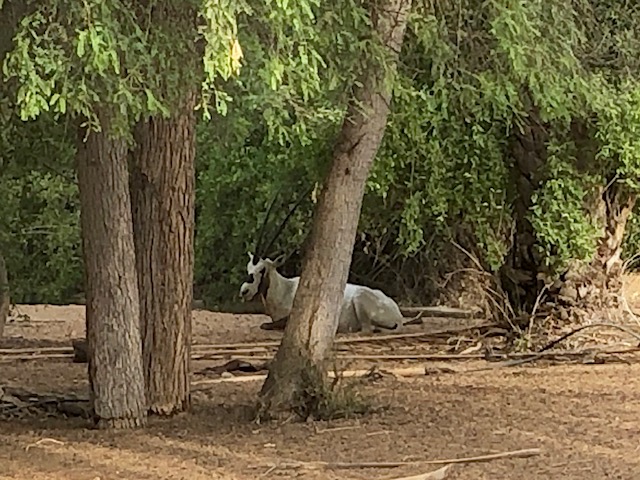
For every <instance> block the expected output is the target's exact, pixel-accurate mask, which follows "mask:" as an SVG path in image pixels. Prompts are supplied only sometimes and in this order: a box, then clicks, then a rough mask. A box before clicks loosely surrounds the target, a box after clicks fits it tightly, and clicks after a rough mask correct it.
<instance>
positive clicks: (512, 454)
mask: <svg viewBox="0 0 640 480" xmlns="http://www.w3.org/2000/svg"><path fill="white" fill-rule="evenodd" d="M541 453H542V450H541V449H540V448H527V449H523V450H513V451H509V452H501V453H491V454H488V455H478V456H476V457H463V458H448V459H442V460H416V461H412V462H319V461H318V462H299V461H295V462H283V463H280V464H278V465H276V468H281V469H284V468H289V469H296V468H298V469H299V468H303V469H311V470H317V469H327V470H352V469H360V468H398V467H406V466H413V465H453V464H460V463H481V462H490V461H493V460H502V459H505V458H529V457H533V456H536V455H540V454H541ZM409 478H411V477H409Z"/></svg>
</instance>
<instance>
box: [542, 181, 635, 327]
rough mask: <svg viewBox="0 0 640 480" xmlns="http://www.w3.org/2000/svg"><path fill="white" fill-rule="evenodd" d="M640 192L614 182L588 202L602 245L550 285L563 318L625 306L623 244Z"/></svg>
mask: <svg viewBox="0 0 640 480" xmlns="http://www.w3.org/2000/svg"><path fill="white" fill-rule="evenodd" d="M636 198H637V195H636V194H633V193H630V192H629V191H628V190H627V189H625V188H624V187H620V186H617V185H612V186H610V187H609V188H608V189H605V188H604V187H603V189H602V192H601V193H600V194H599V195H597V196H596V197H595V199H593V200H591V201H589V202H588V207H590V208H587V210H588V211H589V213H590V214H591V216H592V217H593V218H594V219H595V220H596V221H597V222H598V224H599V225H600V226H601V234H600V238H599V240H598V246H597V248H596V251H595V253H594V255H593V258H592V259H591V260H590V261H589V262H574V263H573V264H572V265H570V267H569V269H568V270H567V272H565V273H564V274H563V275H562V276H561V278H560V280H559V281H557V282H556V284H555V285H554V286H552V287H551V288H550V291H549V293H550V295H551V296H552V298H553V300H554V301H553V304H554V305H556V307H555V308H556V310H557V311H558V312H557V313H559V316H560V317H561V318H564V319H567V318H569V312H571V311H572V310H576V309H577V310H579V311H580V312H581V315H591V314H593V313H594V312H596V313H602V312H603V311H605V310H609V311H610V312H612V311H614V310H616V309H619V308H620V307H622V305H621V304H620V299H621V298H622V288H623V284H622V274H623V261H622V259H621V255H622V244H623V241H624V232H625V229H626V227H627V222H628V220H629V216H630V215H631V212H632V211H633V208H634V206H635V203H636Z"/></svg>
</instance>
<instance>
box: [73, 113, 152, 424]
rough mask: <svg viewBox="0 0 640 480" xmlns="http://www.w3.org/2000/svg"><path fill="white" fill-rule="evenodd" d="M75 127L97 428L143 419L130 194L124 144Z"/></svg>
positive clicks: (105, 126)
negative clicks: (76, 132)
mask: <svg viewBox="0 0 640 480" xmlns="http://www.w3.org/2000/svg"><path fill="white" fill-rule="evenodd" d="M104 118H105V117H103V121H102V129H103V130H102V132H101V133H95V132H90V133H89V134H88V137H87V139H86V141H84V135H85V133H86V132H85V131H84V129H80V130H79V141H78V153H77V162H78V184H79V189H80V206H81V218H80V220H81V227H82V246H83V255H84V262H85V279H86V292H87V303H86V311H87V313H86V322H87V348H88V353H89V383H90V387H91V403H92V407H93V413H94V421H95V423H96V425H97V426H98V427H99V428H133V427H140V426H143V425H144V424H145V423H146V412H147V409H146V405H145V403H146V401H145V391H144V375H143V370H142V345H141V342H140V304H139V300H138V285H137V283H136V271H135V268H136V267H135V266H136V261H135V250H134V243H133V225H132V220H131V202H130V198H129V184H128V181H129V178H128V168H127V154H128V151H127V145H126V143H125V141H124V140H121V139H118V138H114V137H112V136H110V135H109V125H108V122H105V121H104Z"/></svg>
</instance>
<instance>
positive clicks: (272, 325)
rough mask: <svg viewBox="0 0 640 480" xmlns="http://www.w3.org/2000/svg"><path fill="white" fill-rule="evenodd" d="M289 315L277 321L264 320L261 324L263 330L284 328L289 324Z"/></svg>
mask: <svg viewBox="0 0 640 480" xmlns="http://www.w3.org/2000/svg"><path fill="white" fill-rule="evenodd" d="M288 320H289V317H284V318H281V319H280V320H276V321H275V322H264V323H263V324H262V325H260V328H261V329H262V330H284V329H285V327H286V326H287V321H288Z"/></svg>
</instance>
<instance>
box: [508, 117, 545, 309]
mask: <svg viewBox="0 0 640 480" xmlns="http://www.w3.org/2000/svg"><path fill="white" fill-rule="evenodd" d="M547 140H548V133H547V130H546V128H545V126H544V125H543V124H542V122H541V121H540V116H539V114H538V112H537V109H536V108H535V107H534V108H531V109H530V111H529V117H528V120H527V122H526V124H525V125H524V126H523V128H522V131H520V130H519V129H517V128H516V129H514V133H513V135H512V137H511V139H510V143H511V161H512V162H513V164H512V165H511V182H510V183H511V185H512V188H513V189H514V191H513V192H511V194H512V197H513V198H514V200H513V206H514V216H515V227H516V228H515V236H514V239H513V242H512V247H511V250H510V251H509V253H508V255H507V257H506V259H505V264H504V266H503V267H502V268H501V270H500V281H501V284H502V287H503V288H504V290H505V291H506V292H507V295H508V297H509V302H510V304H511V306H512V308H513V309H514V311H515V312H516V314H518V315H520V314H523V313H525V312H531V310H532V309H533V306H534V304H535V302H536V299H537V297H538V292H539V291H540V288H542V285H541V282H540V281H539V280H538V278H537V277H538V273H539V271H540V267H541V265H542V259H541V258H539V257H540V255H539V254H537V252H536V251H535V249H534V246H535V242H536V238H535V232H534V230H533V226H532V225H531V222H530V221H529V219H528V218H527V216H528V215H529V211H530V209H531V206H532V204H533V201H532V196H533V193H534V192H535V191H536V190H537V189H538V188H539V186H540V181H541V179H542V174H543V170H544V168H543V167H544V165H545V162H546V159H547V146H546V143H547Z"/></svg>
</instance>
